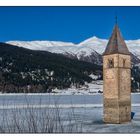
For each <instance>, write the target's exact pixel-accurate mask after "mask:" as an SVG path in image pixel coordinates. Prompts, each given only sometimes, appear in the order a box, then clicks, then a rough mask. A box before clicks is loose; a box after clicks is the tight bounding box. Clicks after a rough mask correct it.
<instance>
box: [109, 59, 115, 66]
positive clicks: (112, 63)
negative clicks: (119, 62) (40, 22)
mask: <svg viewBox="0 0 140 140" xmlns="http://www.w3.org/2000/svg"><path fill="white" fill-rule="evenodd" d="M108 67H109V68H113V67H114V61H113V59H109V60H108Z"/></svg>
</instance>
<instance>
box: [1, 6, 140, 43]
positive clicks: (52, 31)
mask: <svg viewBox="0 0 140 140" xmlns="http://www.w3.org/2000/svg"><path fill="white" fill-rule="evenodd" d="M116 13H117V16H118V24H119V26H120V29H121V32H122V34H123V37H124V38H125V39H138V38H140V7H0V41H1V42H5V41H9V40H60V41H68V42H74V43H79V42H81V41H83V40H85V39H87V38H89V37H92V36H97V37H99V38H105V39H108V38H109V37H110V34H111V32H112V28H113V26H114V23H115V15H116Z"/></svg>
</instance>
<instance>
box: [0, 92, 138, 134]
mask: <svg viewBox="0 0 140 140" xmlns="http://www.w3.org/2000/svg"><path fill="white" fill-rule="evenodd" d="M102 101H103V96H102V94H96V95H45V94H41V95H39V94H33V95H31V94H30V95H23V94H22V95H19V94H18V95H16V94H15V95H14V94H12V95H10V94H9V95H8V94H6V95H0V116H1V117H0V130H1V125H2V126H4V127H5V129H6V127H7V124H6V123H5V118H6V117H7V118H8V121H9V122H10V125H9V124H8V127H9V126H10V127H13V125H14V123H13V112H14V113H15V114H16V111H18V115H19V114H20V115H19V117H18V121H19V120H22V119H23V118H24V119H25V117H26V116H24V115H23V114H24V113H25V111H26V109H29V108H32V111H33V112H34V113H35V115H36V116H38V117H39V119H40V117H43V115H42V113H43V112H45V111H46V110H47V111H50V109H51V108H52V109H53V110H58V109H59V115H60V116H61V122H63V124H64V125H65V126H66V125H67V124H68V119H67V118H68V117H70V120H71V124H68V125H73V126H74V125H76V126H77V127H79V126H80V127H79V128H78V129H75V130H73V131H66V132H75V133H77V132H78V133H140V94H132V111H133V112H135V116H134V119H133V120H132V122H131V123H127V124H117V125H116V124H104V123H103V121H102V118H103V108H102ZM23 112H24V113H23ZM54 112H55V111H54ZM21 114H22V115H21ZM54 114H55V113H54ZM18 115H17V116H18ZM41 115H42V116H41ZM21 116H22V117H23V118H22V117H21ZM50 117H52V118H53V116H50ZM21 122H22V121H21ZM38 122H39V125H41V121H38ZM12 123H13V124H12ZM22 123H23V122H22ZM42 125H43V122H42ZM7 132H13V131H8V130H7ZM17 132H28V131H17ZM41 132H42V131H41ZM57 132H58V133H59V132H62V131H57ZM63 132H64V131H63Z"/></svg>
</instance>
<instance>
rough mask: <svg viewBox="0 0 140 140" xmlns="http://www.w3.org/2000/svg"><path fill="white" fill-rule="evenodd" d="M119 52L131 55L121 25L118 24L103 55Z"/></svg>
mask: <svg viewBox="0 0 140 140" xmlns="http://www.w3.org/2000/svg"><path fill="white" fill-rule="evenodd" d="M117 53H118V54H126V55H130V52H129V50H128V48H127V46H126V44H125V42H124V40H123V38H122V36H121V32H120V30H119V27H118V25H117V24H116V25H115V27H114V29H113V33H112V35H111V37H110V39H109V42H108V44H107V47H106V49H105V52H104V53H103V55H108V54H117Z"/></svg>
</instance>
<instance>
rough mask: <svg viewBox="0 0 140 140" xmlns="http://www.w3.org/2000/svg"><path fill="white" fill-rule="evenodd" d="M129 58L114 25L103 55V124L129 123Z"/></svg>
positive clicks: (127, 51) (117, 28)
mask: <svg viewBox="0 0 140 140" xmlns="http://www.w3.org/2000/svg"><path fill="white" fill-rule="evenodd" d="M130 78H131V56H130V52H129V50H128V48H127V46H126V44H125V42H124V40H123V38H122V36H121V33H120V30H119V27H118V25H117V23H116V25H115V27H114V29H113V33H112V35H111V37H110V39H109V42H108V44H107V47H106V49H105V52H104V53H103V80H104V84H103V96H104V122H105V123H125V122H130V121H131V79H130Z"/></svg>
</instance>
